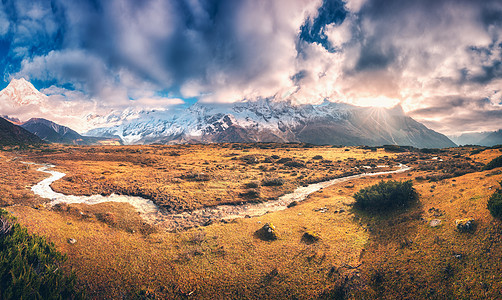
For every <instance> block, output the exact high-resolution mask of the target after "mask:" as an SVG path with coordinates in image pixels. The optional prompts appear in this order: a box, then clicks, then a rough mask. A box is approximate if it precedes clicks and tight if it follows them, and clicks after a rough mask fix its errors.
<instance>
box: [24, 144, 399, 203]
mask: <svg viewBox="0 0 502 300" xmlns="http://www.w3.org/2000/svg"><path fill="white" fill-rule="evenodd" d="M273 145H274V148H272V149H260V148H258V147H257V146H255V147H250V146H247V147H249V148H246V149H241V146H238V147H235V146H234V147H232V145H231V144H224V145H191V146H185V145H181V146H123V147H68V146H53V149H52V150H53V151H51V152H39V153H30V157H31V158H32V159H35V160H37V161H38V162H50V163H53V164H55V165H56V166H57V169H58V170H61V171H62V172H65V173H66V174H67V176H66V177H64V178H63V180H59V181H57V182H55V183H54V184H53V185H52V186H53V188H54V189H55V190H56V191H58V192H62V193H66V194H74V195H90V194H111V193H119V194H127V195H136V196H142V197H145V198H148V199H151V200H153V201H154V202H155V203H156V204H158V205H159V206H161V207H163V208H165V209H167V210H169V211H184V210H193V209H197V208H201V207H204V206H214V205H219V204H238V203H241V202H246V201H266V200H270V199H276V198H277V197H279V196H281V195H283V194H285V193H287V192H290V191H292V190H293V189H294V188H295V187H297V186H299V185H301V184H302V183H303V182H312V181H321V180H323V179H324V178H326V177H333V176H336V175H340V174H342V173H343V172H345V171H347V170H354V169H353V167H355V166H356V164H357V161H361V160H366V161H367V163H368V164H369V163H371V162H375V163H376V162H377V161H379V164H384V163H385V162H386V161H388V157H389V156H390V157H392V156H393V155H392V154H388V153H385V152H383V151H382V150H380V151H377V152H371V151H369V150H363V149H352V150H351V151H346V150H349V149H348V148H333V147H313V148H304V147H301V146H298V145H288V144H284V145H277V144H273ZM245 146H246V145H242V147H245ZM319 155H320V156H322V158H323V159H313V158H314V157H315V156H319ZM386 157H387V158H386ZM281 159H283V160H284V159H291V160H293V161H294V162H300V163H301V164H304V166H302V165H300V166H288V165H287V161H286V162H281ZM274 178H282V179H284V184H283V185H281V186H271V187H269V186H261V187H258V188H257V189H256V191H257V192H258V195H259V197H249V196H246V192H249V190H250V189H249V188H247V187H246V184H248V183H253V182H256V183H258V184H259V183H260V182H262V181H263V180H266V179H274Z"/></svg>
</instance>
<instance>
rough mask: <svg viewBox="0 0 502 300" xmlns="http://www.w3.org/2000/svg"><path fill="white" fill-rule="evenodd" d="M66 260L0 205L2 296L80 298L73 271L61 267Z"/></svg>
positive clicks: (5, 297) (0, 282)
mask: <svg viewBox="0 0 502 300" xmlns="http://www.w3.org/2000/svg"><path fill="white" fill-rule="evenodd" d="M65 260H66V256H63V255H62V254H61V253H60V252H58V251H57V250H56V248H55V247H54V244H53V243H50V242H46V240H45V238H43V237H40V236H38V235H30V234H28V232H27V230H26V228H24V227H22V226H20V225H19V224H17V223H15V220H14V219H13V218H12V217H10V216H9V215H8V213H7V212H6V211H5V210H3V209H0V298H1V299H81V298H82V294H80V293H78V292H76V290H75V277H74V275H73V274H72V275H67V273H66V272H64V271H63V270H62V268H61V267H62V264H63V263H64V262H65Z"/></svg>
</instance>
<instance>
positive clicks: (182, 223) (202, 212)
mask: <svg viewBox="0 0 502 300" xmlns="http://www.w3.org/2000/svg"><path fill="white" fill-rule="evenodd" d="M27 164H34V163H27ZM34 165H35V164H34ZM54 167H55V166H54V165H50V164H45V165H42V166H41V167H40V168H38V169H37V171H40V172H44V173H48V174H51V176H50V177H49V178H46V179H44V180H42V181H40V182H39V183H38V184H36V185H34V186H33V187H32V188H31V190H32V191H33V192H34V193H35V194H36V195H38V196H40V197H42V198H47V199H50V200H51V201H50V203H49V204H50V205H55V204H58V203H67V204H75V203H83V204H98V203H103V202H110V201H111V202H125V203H129V204H130V205H132V206H133V207H134V208H135V209H136V210H137V211H138V213H139V214H140V215H141V216H142V217H143V219H144V220H145V221H146V222H148V223H150V224H152V225H159V226H160V227H162V228H165V229H166V230H169V231H170V230H176V229H182V228H190V227H195V226H201V225H207V224H210V223H211V222H214V221H220V220H230V219H235V218H243V217H256V216H261V215H264V214H266V213H269V212H274V211H279V210H284V209H286V208H287V207H288V205H289V204H290V203H291V202H293V201H296V202H300V201H303V200H305V199H306V198H307V196H308V195H310V194H312V193H314V192H317V191H319V190H321V189H323V188H326V187H329V186H331V185H334V184H338V183H342V182H345V181H349V180H352V179H356V178H361V177H367V176H378V175H387V174H394V173H402V172H406V171H408V170H410V167H408V166H406V165H402V164H400V165H399V168H398V169H396V170H392V171H384V172H375V173H362V174H358V175H352V176H347V177H342V178H336V179H332V180H328V181H323V182H319V183H313V184H309V185H307V186H301V187H298V188H297V189H296V190H294V191H293V192H292V193H289V194H286V195H283V196H281V197H279V198H278V199H277V200H272V201H267V202H262V203H245V204H240V205H218V206H213V207H206V208H202V209H198V210H194V211H190V212H183V213H177V214H172V213H166V212H163V211H162V210H160V209H159V207H158V206H157V205H155V203H153V201H151V200H148V199H145V198H141V197H137V196H127V195H117V194H111V195H109V196H102V195H91V196H75V195H65V194H62V193H57V192H55V191H54V190H53V189H52V188H51V186H50V185H51V184H52V183H53V182H54V181H56V180H59V179H61V178H63V177H64V176H65V175H66V174H65V173H62V172H58V171H54V170H51V168H54Z"/></svg>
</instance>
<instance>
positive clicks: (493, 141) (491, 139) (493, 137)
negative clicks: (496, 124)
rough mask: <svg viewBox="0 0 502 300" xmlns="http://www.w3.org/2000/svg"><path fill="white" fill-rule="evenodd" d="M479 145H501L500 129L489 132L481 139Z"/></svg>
mask: <svg viewBox="0 0 502 300" xmlns="http://www.w3.org/2000/svg"><path fill="white" fill-rule="evenodd" d="M479 143H480V145H483V146H495V145H502V129H499V130H497V131H493V132H491V133H490V134H488V135H487V136H486V137H485V138H483V139H482V140H481V141H480V142H479Z"/></svg>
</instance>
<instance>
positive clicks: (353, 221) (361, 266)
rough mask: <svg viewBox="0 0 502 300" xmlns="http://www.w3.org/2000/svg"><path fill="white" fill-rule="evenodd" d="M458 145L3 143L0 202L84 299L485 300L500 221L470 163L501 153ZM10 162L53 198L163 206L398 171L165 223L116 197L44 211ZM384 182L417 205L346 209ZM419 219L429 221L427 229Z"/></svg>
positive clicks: (500, 279)
mask: <svg viewBox="0 0 502 300" xmlns="http://www.w3.org/2000/svg"><path fill="white" fill-rule="evenodd" d="M472 150H473V149H471V148H451V149H447V150H444V151H433V153H423V152H403V153H394V152H392V153H391V152H386V151H384V149H381V148H380V149H363V148H334V147H327V146H323V147H311V146H310V145H294V144H256V145H253V144H218V145H190V146H116V147H109V146H108V147H74V146H57V145H56V146H54V145H52V146H45V147H43V148H38V149H28V150H22V151H21V150H14V149H10V150H9V151H2V152H0V168H2V169H3V170H5V175H4V176H3V177H2V178H0V189H1V190H2V191H3V192H2V197H1V199H0V205H1V206H2V207H4V208H5V209H6V210H8V211H9V212H10V213H11V214H13V215H14V216H16V217H17V218H18V221H19V223H21V224H22V225H24V226H26V227H27V228H28V229H29V231H30V232H34V233H37V234H40V235H43V236H46V237H47V238H48V240H50V241H52V242H54V243H55V244H56V246H57V248H58V249H59V250H60V251H61V252H63V253H65V254H67V255H68V261H67V265H66V267H67V268H68V270H70V269H73V270H74V272H75V274H76V275H77V278H78V283H79V286H80V288H81V289H82V290H84V291H85V292H86V293H87V295H88V296H89V297H90V298H102V299H104V298H110V297H112V298H123V297H126V298H134V297H139V298H159V299H164V298H173V299H176V298H178V299H187V298H189V299H190V298H193V299H214V297H215V295H218V298H222V299H223V298H238V299H257V298H260V299H283V298H287V299H295V298H296V299H318V298H325V299H344V298H349V299H374V298H382V299H422V298H423V299H497V298H501V297H502V295H501V293H500V291H501V290H502V275H501V274H502V273H501V268H502V259H501V258H502V247H501V242H502V240H501V232H502V224H501V222H500V221H498V220H495V219H493V217H492V216H491V215H490V213H489V212H488V210H487V209H486V202H487V200H488V198H489V197H490V195H491V194H492V193H493V192H494V191H495V190H496V189H497V188H498V187H499V186H498V181H500V180H502V170H500V169H494V170H491V171H481V166H482V165H484V164H485V163H487V162H489V161H490V160H491V159H493V158H495V157H497V156H500V155H501V152H500V151H499V149H489V150H485V151H482V152H480V153H477V154H472V153H473V152H472ZM22 161H32V162H37V163H52V164H55V165H56V169H57V170H60V171H62V172H64V173H66V174H67V176H65V177H64V178H63V179H61V180H59V181H56V182H55V183H53V185H52V187H53V189H54V190H56V191H58V192H62V193H67V194H77V195H85V194H105V195H106V194H110V193H120V194H125V195H136V196H142V197H145V198H147V199H150V200H152V201H153V202H154V203H156V204H157V205H158V206H159V207H160V208H161V209H163V210H165V211H166V212H172V213H180V212H183V211H191V210H194V209H200V208H203V207H208V206H214V205H220V204H238V203H246V202H261V201H270V200H274V199H277V198H278V197H279V196H281V195H283V194H285V193H288V192H291V191H292V190H294V189H295V188H296V187H298V186H301V185H304V184H308V183H312V182H319V181H323V180H327V179H330V178H335V177H339V176H344V175H347V174H355V173H361V172H366V171H367V170H369V169H373V170H379V169H381V168H378V166H383V165H391V166H392V165H394V166H395V165H398V164H399V163H403V164H407V165H409V166H410V167H412V170H411V171H409V172H405V173H400V174H393V175H389V176H379V177H380V178H379V177H367V178H358V179H354V180H351V181H349V182H344V183H342V184H338V185H333V186H331V187H328V188H325V189H323V190H321V191H319V192H316V193H314V194H312V195H310V196H309V197H308V198H307V199H306V200H305V201H302V202H300V203H298V205H296V206H294V207H291V208H288V209H286V210H283V211H278V212H272V213H268V214H265V215H263V216H259V217H253V218H240V219H235V220H231V221H225V222H213V223H212V224H206V225H207V226H201V227H195V228H189V229H182V228H179V230H167V228H165V227H162V226H159V225H152V224H150V223H148V222H145V220H144V219H142V218H141V216H140V215H138V213H137V212H136V211H135V210H134V209H133V207H132V206H130V205H128V204H125V203H111V202H106V203H101V204H95V205H85V204H71V205H57V206H54V207H51V206H49V205H47V200H45V199H43V198H40V197H38V196H36V195H34V194H33V193H32V192H31V190H30V188H31V186H33V185H35V184H36V183H37V182H39V181H40V180H42V179H43V178H45V177H46V175H44V174H43V173H40V172H37V171H36V166H33V165H26V164H23V163H21V162H22ZM389 179H394V180H409V179H412V180H413V182H414V186H415V188H416V189H417V191H418V192H419V194H420V197H419V201H418V203H416V204H415V205H413V206H412V207H410V208H408V209H406V210H400V211H394V212H391V213H387V214H385V215H382V214H371V213H363V212H361V211H357V210H355V209H353V208H352V206H351V204H352V203H353V201H354V200H353V198H352V195H353V194H354V193H355V192H356V191H358V190H359V189H361V188H362V187H366V186H369V185H371V184H374V183H377V182H378V181H380V180H389ZM463 218H474V219H475V220H476V224H477V228H476V230H475V231H474V232H473V233H459V232H458V231H456V230H455V225H454V222H455V220H456V219H463ZM433 219H437V220H440V221H441V224H440V225H439V226H437V227H431V226H430V221H431V220H433ZM265 223H272V224H273V225H274V226H275V228H276V229H277V233H278V239H277V240H275V241H264V240H262V239H259V238H258V237H257V236H256V235H255V232H256V231H257V230H258V229H260V228H261V227H262V226H263V225H264V224H265ZM306 233H308V234H307V235H305V234H306ZM309 236H315V237H318V238H319V240H314V239H309V238H305V237H309ZM69 239H75V240H76V243H73V244H72V243H69V242H68V241H69Z"/></svg>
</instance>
